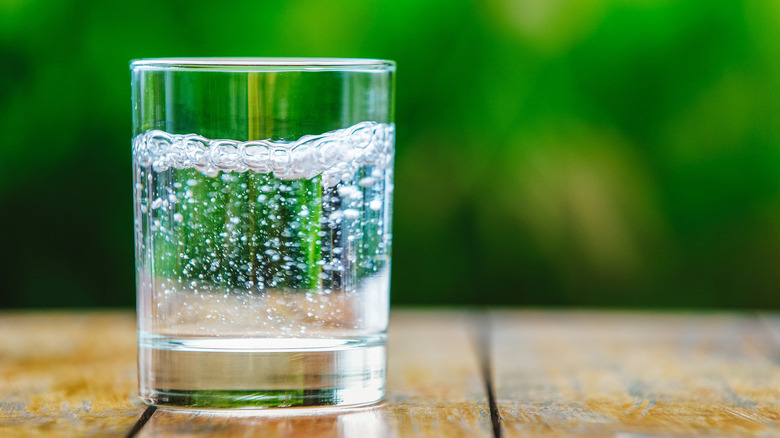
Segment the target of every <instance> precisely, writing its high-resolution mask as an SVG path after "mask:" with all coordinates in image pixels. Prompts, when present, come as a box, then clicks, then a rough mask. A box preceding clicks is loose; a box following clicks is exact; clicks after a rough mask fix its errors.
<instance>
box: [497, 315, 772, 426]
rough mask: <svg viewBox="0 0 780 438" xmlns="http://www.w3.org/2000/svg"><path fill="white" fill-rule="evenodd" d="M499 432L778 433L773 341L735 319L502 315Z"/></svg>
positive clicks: (756, 324) (753, 324)
mask: <svg viewBox="0 0 780 438" xmlns="http://www.w3.org/2000/svg"><path fill="white" fill-rule="evenodd" d="M491 333H492V345H491V362H492V366H491V370H492V375H493V382H494V385H495V391H496V398H497V403H498V407H499V411H500V416H501V421H502V427H503V430H504V432H505V433H506V436H509V437H515V436H527V435H529V434H531V435H538V436H615V435H616V434H625V435H621V436H631V435H634V434H636V435H663V436H675V435H676V436H696V435H716V436H723V435H728V436H754V435H780V430H778V427H777V423H778V421H780V367H778V365H777V361H776V360H773V358H777V357H780V355H779V354H778V345H779V344H778V342H777V340H776V339H773V338H772V335H771V333H770V331H769V330H767V329H766V327H764V324H762V323H761V322H760V321H758V319H757V318H754V317H751V316H747V315H734V314H727V315H722V314H709V315H705V314H693V315H692V314H644V313H604V312H601V313H592V312H560V313H552V312H501V313H495V314H493V315H492V316H491Z"/></svg>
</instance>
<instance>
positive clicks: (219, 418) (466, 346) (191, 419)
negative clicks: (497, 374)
mask: <svg viewBox="0 0 780 438" xmlns="http://www.w3.org/2000/svg"><path fill="white" fill-rule="evenodd" d="M473 335H474V326H473V319H472V318H471V317H469V316H467V315H465V314H459V313H452V312H423V311H403V312H393V314H392V315H391V322H390V330H389V336H388V339H389V341H388V396H387V398H386V401H385V403H383V404H382V405H379V406H375V407H370V408H362V409H352V410H347V411H341V412H339V411H335V412H334V411H333V410H332V409H324V410H319V411H311V410H309V411H306V410H282V411H278V412H275V411H272V412H264V413H260V414H258V415H251V414H244V415H236V414H223V415H217V414H213V413H194V412H181V411H172V410H158V411H157V412H156V413H155V415H154V416H152V418H151V420H150V421H149V422H148V423H147V424H146V426H144V427H143V428H142V429H141V432H140V433H139V435H138V436H139V437H159V436H168V435H170V434H175V435H176V436H184V437H194V436H197V437H201V436H203V437H205V436H226V437H227V436H230V437H233V436H235V437H249V436H260V435H262V436H264V437H297V436H301V437H353V436H354V437H428V436H436V437H439V436H447V437H488V436H492V432H491V429H490V427H491V423H490V414H489V411H488V408H487V398H486V395H485V386H484V383H483V381H482V375H481V372H480V369H479V361H478V357H477V354H476V351H475V348H474V347H475V345H474V336H473Z"/></svg>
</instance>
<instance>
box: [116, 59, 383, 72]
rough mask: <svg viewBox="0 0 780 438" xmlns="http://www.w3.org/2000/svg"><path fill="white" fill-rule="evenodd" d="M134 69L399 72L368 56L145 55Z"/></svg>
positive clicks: (131, 62) (136, 61)
mask: <svg viewBox="0 0 780 438" xmlns="http://www.w3.org/2000/svg"><path fill="white" fill-rule="evenodd" d="M130 69H131V70H200V71H233V72H242V71H245V72H262V71H280V70H286V71H318V70H330V71H334V70H335V71H339V70H348V71H366V72H369V71H395V62H394V61H390V60H385V59H368V58H285V57H281V58H263V57H258V58H256V57H246V58H243V57H225V58H222V57H213V58H211V57H203V58H200V57H196V58H145V59H134V60H132V61H130Z"/></svg>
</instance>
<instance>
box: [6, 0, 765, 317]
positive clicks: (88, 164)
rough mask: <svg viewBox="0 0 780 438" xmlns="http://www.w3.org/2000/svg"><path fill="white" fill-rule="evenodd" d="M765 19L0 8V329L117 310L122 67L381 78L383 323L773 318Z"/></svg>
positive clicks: (672, 1)
mask: <svg viewBox="0 0 780 438" xmlns="http://www.w3.org/2000/svg"><path fill="white" fill-rule="evenodd" d="M779 19H780V2H779V1H776V0H763V1H762V0H754V1H749V2H743V1H726V0H724V1H717V2H715V1H710V0H632V1H629V0H581V1H563V0H544V1H540V0H472V1H455V2H453V1H451V0H446V1H445V0H426V1H418V0H395V1H392V2H391V1H366V0H354V1H352V0H329V1H301V0H290V1H285V2H271V1H266V2H262V1H256V0H239V1H228V2H197V1H159V0H136V1H133V2H107V1H98V0H82V1H75V0H0V60H1V61H0V212H2V214H1V215H0V224H2V228H1V229H2V232H1V234H0V281H2V283H0V308H2V307H5V308H9V307H59V306H79V307H89V306H118V305H127V306H131V305H133V303H134V296H135V289H134V288H135V286H134V268H133V244H132V238H133V234H132V198H131V161H130V152H131V151H130V136H131V130H130V88H129V82H130V76H129V70H128V62H129V61H130V60H131V59H133V58H144V57H162V56H166V57H167V56H336V57H372V58H387V59H393V60H395V61H397V63H398V76H397V90H398V94H397V117H396V120H397V132H398V136H397V156H396V191H395V195H396V198H395V219H394V236H395V238H394V262H393V280H392V281H393V289H392V300H393V303H394V304H486V305H570V306H621V307H627V306H632V307H686V308H718V307H729V308H775V309H777V308H780V293H778V292H779V291H780V269H778V267H777V266H776V265H777V264H778V261H780V56H778V55H777V54H778V53H780V26H778V25H777V23H778V20H779Z"/></svg>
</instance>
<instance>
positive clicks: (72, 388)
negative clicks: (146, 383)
mask: <svg viewBox="0 0 780 438" xmlns="http://www.w3.org/2000/svg"><path fill="white" fill-rule="evenodd" d="M135 345H136V336H135V319H134V316H133V314H132V313H131V312H100V313H63V312H37V313H0V436H2V437H16V436H20V437H21V436H25V437H26V436H42V437H60V436H61V437H75V436H122V435H124V434H126V433H127V431H129V430H130V428H131V427H132V425H133V424H134V423H135V421H136V418H137V417H138V416H139V415H140V413H141V412H142V411H143V408H142V407H141V406H140V403H138V402H137V401H136V397H135V394H136V391H137V389H136V347H135Z"/></svg>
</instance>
